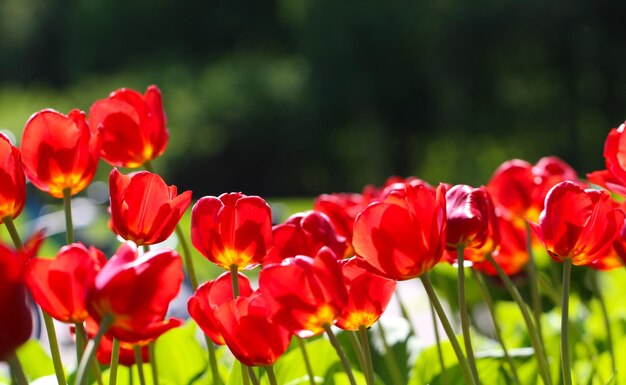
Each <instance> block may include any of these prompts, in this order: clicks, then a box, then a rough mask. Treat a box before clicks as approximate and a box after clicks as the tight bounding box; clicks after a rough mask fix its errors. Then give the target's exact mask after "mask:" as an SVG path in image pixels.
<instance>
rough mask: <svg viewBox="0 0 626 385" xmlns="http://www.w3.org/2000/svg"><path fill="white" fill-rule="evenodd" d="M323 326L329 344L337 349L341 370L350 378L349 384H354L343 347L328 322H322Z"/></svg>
mask: <svg viewBox="0 0 626 385" xmlns="http://www.w3.org/2000/svg"><path fill="white" fill-rule="evenodd" d="M323 328H324V331H325V332H326V334H327V335H328V339H329V340H330V344H331V345H332V346H333V348H335V351H337V355H338V356H339V360H340V361H341V365H342V366H343V370H344V371H345V372H346V375H347V376H348V380H350V384H351V385H356V380H355V379H354V374H353V373H352V368H351V367H350V362H348V359H347V358H346V355H345V353H344V352H343V349H342V348H341V344H340V343H339V340H338V339H337V336H336V335H335V333H333V330H332V329H331V328H330V325H329V324H324V325H323Z"/></svg>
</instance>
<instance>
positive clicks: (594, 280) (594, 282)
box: [589, 270, 618, 383]
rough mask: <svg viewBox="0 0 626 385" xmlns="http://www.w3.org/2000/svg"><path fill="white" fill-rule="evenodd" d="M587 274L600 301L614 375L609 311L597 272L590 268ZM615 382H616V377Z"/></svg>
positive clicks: (615, 370) (615, 364)
mask: <svg viewBox="0 0 626 385" xmlns="http://www.w3.org/2000/svg"><path fill="white" fill-rule="evenodd" d="M589 274H590V277H589V279H590V281H591V290H593V292H594V294H595V295H596V297H597V298H598V302H600V309H602V318H604V328H605V329H606V339H607V346H608V348H609V354H610V356H611V367H612V368H613V373H614V375H615V376H617V363H616V362H615V352H614V351H613V333H612V332H611V321H610V319H609V312H608V310H607V308H606V302H605V301H604V295H602V290H600V285H599V284H598V272H597V271H595V270H590V271H589ZM615 382H616V383H618V381H617V379H616V381H615Z"/></svg>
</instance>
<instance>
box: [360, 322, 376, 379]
mask: <svg viewBox="0 0 626 385" xmlns="http://www.w3.org/2000/svg"><path fill="white" fill-rule="evenodd" d="M359 335H360V337H361V345H362V346H363V355H364V356H365V366H366V369H364V370H365V378H366V379H367V383H368V384H369V385H374V363H373V362H372V350H371V349H370V342H369V339H368V338H367V328H366V327H365V325H361V326H359Z"/></svg>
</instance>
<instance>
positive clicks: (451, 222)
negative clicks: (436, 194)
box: [446, 185, 500, 259]
mask: <svg viewBox="0 0 626 385" xmlns="http://www.w3.org/2000/svg"><path fill="white" fill-rule="evenodd" d="M446 208H447V218H448V221H447V233H446V235H447V237H446V246H447V248H448V250H452V251H454V250H456V248H457V247H458V246H459V245H463V247H464V248H468V249H482V248H483V247H485V246H487V247H488V250H481V251H482V254H483V255H478V257H479V258H480V259H484V255H485V254H486V253H489V252H491V251H493V249H495V247H496V246H497V245H498V244H499V243H500V232H499V228H498V224H497V219H496V212H495V209H494V207H493V203H492V202H491V197H490V196H489V193H488V192H487V190H486V189H485V188H482V187H481V188H473V187H471V186H468V185H456V186H453V187H452V188H450V189H449V190H448V192H447V193H446ZM471 256H474V257H476V256H477V255H476V254H475V253H468V257H471Z"/></svg>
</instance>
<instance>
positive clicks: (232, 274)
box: [230, 264, 250, 385]
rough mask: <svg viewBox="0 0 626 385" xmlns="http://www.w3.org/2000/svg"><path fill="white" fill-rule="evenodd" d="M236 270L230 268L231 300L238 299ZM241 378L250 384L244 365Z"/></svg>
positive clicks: (234, 267)
mask: <svg viewBox="0 0 626 385" xmlns="http://www.w3.org/2000/svg"><path fill="white" fill-rule="evenodd" d="M238 270H239V266H237V265H234V264H233V265H231V266H230V278H231V282H232V284H233V298H237V297H239V275H238V274H237V271H238ZM241 378H242V379H243V383H244V385H248V384H249V383H250V377H249V373H248V368H247V367H246V365H244V364H241Z"/></svg>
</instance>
